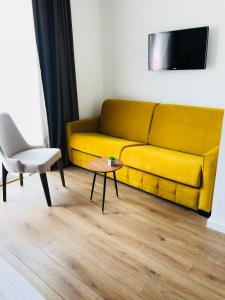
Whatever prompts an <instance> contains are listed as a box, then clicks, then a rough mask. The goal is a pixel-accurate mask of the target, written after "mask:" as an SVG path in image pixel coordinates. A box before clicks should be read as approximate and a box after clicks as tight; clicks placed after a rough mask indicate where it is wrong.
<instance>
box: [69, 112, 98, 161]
mask: <svg viewBox="0 0 225 300" xmlns="http://www.w3.org/2000/svg"><path fill="white" fill-rule="evenodd" d="M98 122H99V117H92V118H86V119H83V120H78V121H72V122H68V123H67V124H66V140H67V150H68V156H69V160H70V161H72V148H71V135H72V134H73V133H75V132H96V131H97V129H98Z"/></svg>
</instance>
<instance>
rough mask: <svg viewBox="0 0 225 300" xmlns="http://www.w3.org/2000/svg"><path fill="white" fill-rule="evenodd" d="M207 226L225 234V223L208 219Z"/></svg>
mask: <svg viewBox="0 0 225 300" xmlns="http://www.w3.org/2000/svg"><path fill="white" fill-rule="evenodd" d="M207 227H209V228H211V229H214V230H216V231H219V232H222V233H224V234H225V223H217V222H215V221H214V220H210V219H209V220H208V222H207Z"/></svg>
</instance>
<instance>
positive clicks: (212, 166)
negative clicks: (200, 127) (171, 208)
mask: <svg viewBox="0 0 225 300" xmlns="http://www.w3.org/2000/svg"><path fill="white" fill-rule="evenodd" d="M218 154H219V145H218V146H216V147H214V148H213V149H211V150H210V151H208V152H207V153H206V154H205V155H204V156H203V167H202V186H201V189H200V198H199V204H198V209H200V210H204V211H206V212H210V211H211V208H212V197H213V191H214V184H215V177H216V167H217V160H218Z"/></svg>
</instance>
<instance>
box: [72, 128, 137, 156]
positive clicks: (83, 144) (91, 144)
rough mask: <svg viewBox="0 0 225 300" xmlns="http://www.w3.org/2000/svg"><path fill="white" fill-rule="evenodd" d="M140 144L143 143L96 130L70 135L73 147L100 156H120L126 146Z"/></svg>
mask: <svg viewBox="0 0 225 300" xmlns="http://www.w3.org/2000/svg"><path fill="white" fill-rule="evenodd" d="M140 144H141V143H139V142H133V141H129V140H125V139H120V138H117V137H112V136H108V135H104V134H101V133H96V132H95V133H93V132H88V133H74V134H71V136H70V145H71V148H72V149H75V150H78V151H81V152H85V153H88V154H92V155H95V156H99V157H107V156H111V155H113V156H115V157H116V158H119V157H120V154H121V152H122V150H123V149H124V148H126V147H130V146H133V145H140Z"/></svg>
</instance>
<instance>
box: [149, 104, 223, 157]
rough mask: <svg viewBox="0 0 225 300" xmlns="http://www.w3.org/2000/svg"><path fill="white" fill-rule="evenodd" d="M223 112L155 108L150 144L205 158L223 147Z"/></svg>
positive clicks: (169, 105)
mask: <svg viewBox="0 0 225 300" xmlns="http://www.w3.org/2000/svg"><path fill="white" fill-rule="evenodd" d="M222 120H223V110H222V109H213V108H202V107H192V106H182V105H171V104H160V105H158V106H157V107H156V108H155V111H154V117H153V120H152V126H151V130H150V134H149V139H148V143H149V144H151V145H154V146H159V147H162V148H168V149H173V150H177V151H182V152H186V153H191V154H196V155H204V154H205V153H206V152H208V151H210V149H212V148H214V147H215V146H217V145H219V142H220V135H221V127H222Z"/></svg>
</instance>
